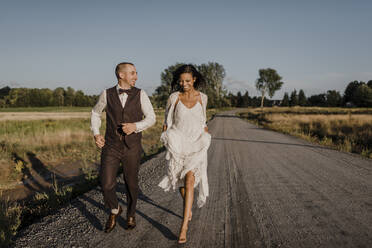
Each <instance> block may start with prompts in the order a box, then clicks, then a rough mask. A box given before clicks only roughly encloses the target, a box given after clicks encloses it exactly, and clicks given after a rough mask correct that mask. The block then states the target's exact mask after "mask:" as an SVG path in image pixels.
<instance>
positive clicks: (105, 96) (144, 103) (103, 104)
mask: <svg viewBox="0 0 372 248" xmlns="http://www.w3.org/2000/svg"><path fill="white" fill-rule="evenodd" d="M115 74H116V77H117V80H118V84H117V85H116V86H114V87H112V88H109V89H106V90H104V91H103V92H102V93H101V95H100V97H99V100H98V102H97V104H96V105H95V106H94V107H93V110H92V116H91V129H92V131H93V135H94V139H95V142H96V145H97V147H99V148H102V152H101V169H100V175H99V176H100V181H101V187H102V191H103V197H104V202H105V206H106V207H108V208H110V210H111V212H110V215H109V218H108V220H107V223H106V227H105V232H106V233H108V232H110V231H112V230H113V229H114V227H115V225H116V219H117V217H118V216H119V215H120V214H121V213H122V211H123V210H122V207H121V206H120V205H119V203H118V199H117V197H116V175H117V172H118V169H119V166H120V164H122V166H123V176H124V181H125V186H126V190H127V193H126V195H127V203H128V207H127V229H133V228H134V227H135V226H136V219H135V210H136V203H137V197H138V167H139V164H140V159H141V153H142V145H141V138H142V134H141V132H142V131H143V130H145V129H147V128H149V127H150V126H152V125H154V123H155V113H154V110H153V108H152V105H151V102H150V99H149V97H148V96H147V94H146V92H145V91H143V90H141V89H138V88H136V87H134V86H135V84H136V81H137V71H136V67H135V66H134V65H133V64H132V63H129V62H123V63H120V64H118V65H117V66H116V69H115ZM105 108H106V133H105V137H103V136H102V135H101V134H100V131H99V129H100V126H101V114H102V111H103V109H105ZM143 117H144V118H143Z"/></svg>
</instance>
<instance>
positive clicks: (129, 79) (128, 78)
mask: <svg viewBox="0 0 372 248" xmlns="http://www.w3.org/2000/svg"><path fill="white" fill-rule="evenodd" d="M119 76H120V78H121V80H122V81H123V82H124V83H126V84H128V85H129V86H131V87H134V86H135V85H136V81H137V79H138V77H137V71H136V67H134V66H133V65H126V66H125V67H124V68H123V69H122V70H120V72H119Z"/></svg>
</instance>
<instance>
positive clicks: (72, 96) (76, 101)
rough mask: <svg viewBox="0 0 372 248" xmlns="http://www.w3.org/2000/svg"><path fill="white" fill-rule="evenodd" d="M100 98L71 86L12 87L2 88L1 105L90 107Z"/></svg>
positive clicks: (3, 106)
mask: <svg viewBox="0 0 372 248" xmlns="http://www.w3.org/2000/svg"><path fill="white" fill-rule="evenodd" d="M97 100H98V96H97V95H85V94H84V92H83V91H81V90H77V91H75V90H74V89H73V88H71V87H67V89H64V88H62V87H58V88H56V89H54V90H51V89H46V88H44V89H36V88H10V87H8V86H6V87H3V88H1V89H0V107H1V108H5V107H47V106H69V107H88V106H93V105H94V104H95V103H96V102H97Z"/></svg>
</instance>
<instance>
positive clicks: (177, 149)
mask: <svg viewBox="0 0 372 248" xmlns="http://www.w3.org/2000/svg"><path fill="white" fill-rule="evenodd" d="M178 94H179V92H174V93H173V94H171V95H170V97H169V99H168V103H167V107H166V112H165V125H167V130H166V131H165V132H163V133H162V135H161V137H160V139H161V141H162V142H163V143H164V146H165V147H166V149H167V151H166V157H165V158H166V161H167V165H168V171H167V175H166V176H165V177H164V178H163V180H162V181H161V182H160V183H159V186H160V187H161V188H163V189H164V190H165V191H168V190H170V189H171V188H172V189H173V190H175V189H176V188H177V187H179V186H184V180H183V179H184V177H185V175H186V173H187V172H189V171H192V172H194V175H195V184H194V187H196V186H198V185H199V195H198V198H197V205H198V207H202V206H203V205H204V204H205V202H206V198H207V196H208V194H209V188H208V177H207V150H208V147H209V145H210V143H211V135H210V134H209V133H208V132H205V131H204V127H205V126H206V106H207V100H208V98H207V96H206V95H205V94H203V93H200V94H201V100H202V104H200V102H199V101H198V102H197V103H196V104H195V105H194V106H193V107H191V108H187V107H186V106H185V105H184V104H183V103H182V102H181V101H180V100H178V101H177V99H178ZM176 103H177V104H176Z"/></svg>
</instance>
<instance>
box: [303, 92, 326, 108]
mask: <svg viewBox="0 0 372 248" xmlns="http://www.w3.org/2000/svg"><path fill="white" fill-rule="evenodd" d="M307 100H308V103H309V105H310V106H319V107H324V106H326V104H327V97H326V94H319V95H312V96H310V97H309V98H308V99H307Z"/></svg>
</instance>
